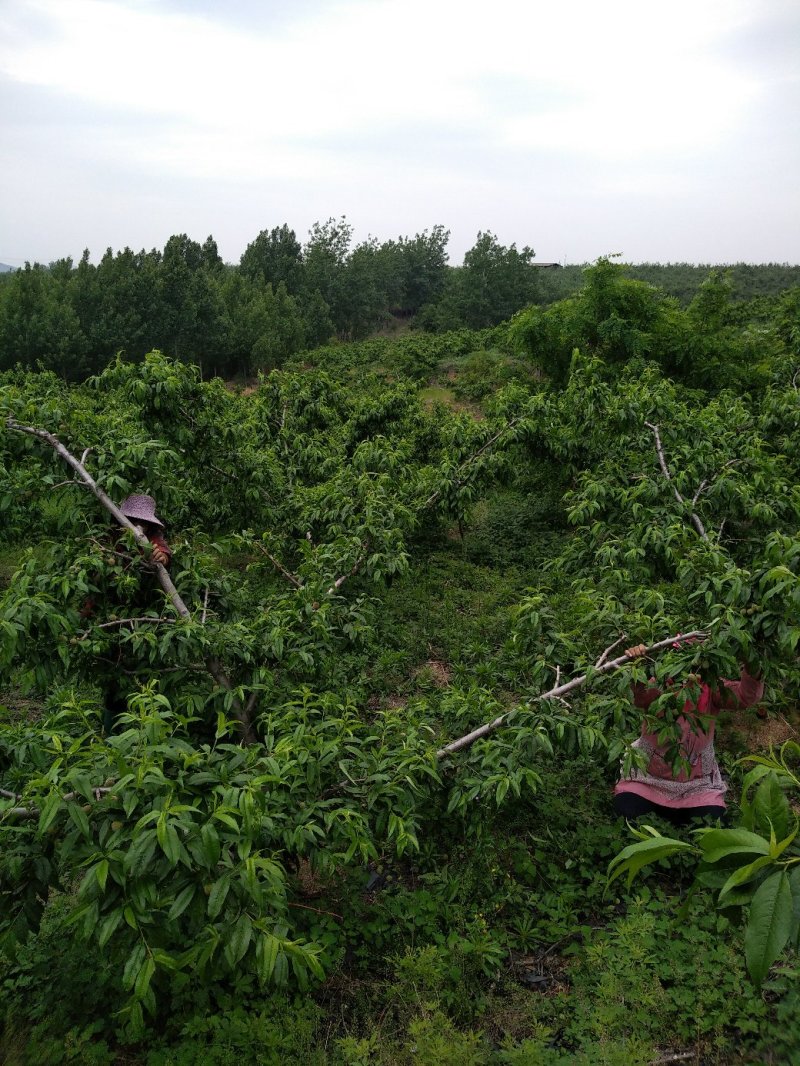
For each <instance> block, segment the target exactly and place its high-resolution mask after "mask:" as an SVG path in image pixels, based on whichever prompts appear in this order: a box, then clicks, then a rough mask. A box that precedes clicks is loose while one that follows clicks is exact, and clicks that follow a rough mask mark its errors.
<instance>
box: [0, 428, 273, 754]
mask: <svg viewBox="0 0 800 1066" xmlns="http://www.w3.org/2000/svg"><path fill="white" fill-rule="evenodd" d="M6 426H7V427H8V428H9V429H12V430H15V431H16V432H19V433H28V434H29V435H30V436H32V437H38V438H39V439H40V440H43V441H46V443H47V444H49V445H50V447H51V448H53V449H54V451H55V452H56V453H57V454H58V455H60V456H61V458H62V459H63V460H64V462H65V463H67V465H68V466H70V467H72V469H73V470H74V471H75V472H76V474H77V475H78V476H79V477H80V479H81V480H82V481H83V482H84V483H85V484H86V485H88V486H89V488H90V489H91V490H92V492H93V493H94V494H95V496H96V497H97V499H98V500H99V501H100V503H101V504H102V505H103V507H105V509H106V510H107V511H108V512H109V514H110V515H111V516H112V517H113V518H114V519H115V521H117V522H118V523H119V525H121V526H122V527H123V528H124V529H128V530H130V532H131V533H133V536H134V538H135V540H136V543H137V544H138V546H139V547H140V548H142V549H145V548H147V547H148V546H149V544H150V541H149V540H148V539H147V537H146V536H145V535H144V533H142V532H141V531H140V530H139V529H138V528H137V527H136V526H135V525H134V524H133V522H131V520H130V519H129V518H127V517H126V515H124V514H123V513H122V511H120V509H119V507H117V505H116V504H115V503H114V501H113V500H112V499H111V497H110V496H109V495H108V494H107V493H106V492H104V491H103V489H101V488H100V486H99V485H98V484H97V482H96V481H95V480H94V478H93V477H92V475H91V474H90V473H89V471H88V470H87V469H86V467H85V466H84V465H83V464H82V463H81V462H80V461H79V460H78V459H76V458H75V456H74V455H73V454H72V453H71V452H70V451H68V450H67V449H66V448H65V447H64V445H63V444H62V443H61V441H60V440H59V439H58V437H56V436H54V435H53V434H52V433H48V431H47V430H46V429H39V428H38V427H36V426H25V425H23V424H22V423H21V422H17V421H16V419H14V418H7V419H6ZM155 573H156V577H157V578H158V582H159V584H160V585H161V587H162V589H163V590H164V592H165V593H166V595H167V597H168V599H169V600H170V602H171V603H172V606H173V607H174V608H175V610H176V611H177V612H178V614H179V615H180V617H181V618H183V619H184V620H187V621H188V620H189V619H190V618H191V617H192V613H191V611H190V610H189V608H188V607H187V606H186V604H185V603H184V602H183V600H182V599H181V596H180V593H179V592H178V590H177V589H176V588H175V585H174V584H173V583H172V578H171V577H170V576H169V574H168V573H167V571H166V569H165V568H164V567H163V566H162V565H161V563H156V564H155ZM207 665H208V671H209V673H210V674H211V676H212V677H213V678H214V680H215V681H216V682H217V683H218V684H219V685H221V686H222V688H224V689H226V690H227V691H228V692H232V691H233V686H232V685H231V683H230V680H229V679H228V677H227V675H226V674H225V671H224V669H223V667H222V663H221V662H220V661H219V659H216V658H210V659H208V661H207ZM232 708H233V712H234V715H235V716H236V718H237V720H238V721H239V724H240V725H241V727H242V733H243V740H244V741H245V743H248V744H250V743H253V742H254V741H255V739H256V737H255V734H254V732H253V728H252V723H251V722H250V720H249V718H248V716H247V714H246V713H245V709H244V707H243V706H242V704H241V701H240V700H239V699H238V698H237V697H236V696H234V698H233V703H232Z"/></svg>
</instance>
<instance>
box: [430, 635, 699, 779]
mask: <svg viewBox="0 0 800 1066" xmlns="http://www.w3.org/2000/svg"><path fill="white" fill-rule="evenodd" d="M707 636H708V634H707V633H704V632H703V631H702V630H693V631H692V632H691V633H679V634H677V635H676V636H674V637H666V638H665V639H664V640H659V641H657V642H656V643H655V644H651V645H650V646H649V647H648V648H647V649H646V650H645V654H646V655H649V654H651V653H652V652H655V651H662V650H663V649H664V648H669V647H670V646H671V645H673V644H674V643H675V642H676V641H677V640H688V639H689V638H691V637H694V638H696V639H697V640H705V639H706V638H707ZM612 647H613V645H612ZM632 662H634V660H633V659H629V658H628V656H627V655H620V656H619V657H618V658H616V659H610V660H608V662H605V663H603V664H602V665H601V666H595V667H594V668H593V670H592V674H605V673H608V671H609V670H618V669H619V668H620V667H621V666H625V665H626V664H627V663H632ZM589 676H590V675H589V674H588V673H587V674H581V675H580V676H579V677H574V678H573V679H572V680H571V681H566V682H565V683H564V684H563V685H556V686H555V687H554V688H551V689H549V691H547V692H543V693H542V694H541V695H540V696H536V697H535V700H536V701H539V700H552V699H560V698H561V697H562V696H564V695H565V693H567V692H572V691H573V690H574V689H576V688H580V687H581V685H584V684H586V682H587V681H588V679H589ZM509 714H511V711H506V712H505V714H501V715H499V716H498V717H497V718H495V719H494V721H492V722H487V723H486V724H485V725H482V726H479V727H478V728H477V729H473V730H472V732H471V733H467V734H466V736H463V737H459V738H458V740H453V741H451V742H450V743H449V744H446V745H445V746H444V747H443V748H439V750H438V751H437V752H436V758H437V759H443V758H444V757H445V756H446V755H452V754H454V753H455V752H457V751H463V750H464V748H469V747H470V746H471V745H472V744H474V743H475V741H476V740H480V739H481V737H488V736H489V734H490V733H494V731H495V730H496V729H499V728H500V727H501V726H502V725H503V724H504V723H505V721H506V719H507V718H508V716H509Z"/></svg>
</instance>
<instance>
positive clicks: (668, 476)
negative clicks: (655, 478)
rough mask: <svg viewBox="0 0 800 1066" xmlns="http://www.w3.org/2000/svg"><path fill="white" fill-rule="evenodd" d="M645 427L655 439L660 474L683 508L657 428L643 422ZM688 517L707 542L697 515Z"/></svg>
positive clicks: (682, 499)
mask: <svg viewBox="0 0 800 1066" xmlns="http://www.w3.org/2000/svg"><path fill="white" fill-rule="evenodd" d="M645 425H646V426H647V428H648V429H649V430H650V431H651V432H652V434H653V436H654V437H655V442H656V453H657V454H658V462H659V465H660V467H661V473H662V474H663V475H664V477H665V478H666V479H667V481H668V482H669V483H670V486H671V487H672V492H673V495H674V496H675V499H676V500H677V501H678V503H679V504H680V505H681V506H682V507H684V506H685V505H686V501H685V500H684V498H683V496H681V494H680V492H679V491H678V486H677V485H676V484H675V482H674V481H673V480H672V475H671V474H670V472H669V467H668V466H667V460H666V457H665V455H664V446H663V444H662V443H661V434H660V433H659V430H658V426H656V425H654V423H652V422H645ZM696 500H697V497H695V499H694V500H693V501H692V504H694V503H695V501H696ZM689 517H690V518H691V520H692V525H693V526H694V528H695V529H696V530H697V532H698V533H699V534H700V536H701V537H702V538H703V540H708V534H707V533H706V531H705V527H704V525H703V523H702V522H701V521H700V518H699V516H698V515H697V514H695V512H694V511H691V512H690V514H689Z"/></svg>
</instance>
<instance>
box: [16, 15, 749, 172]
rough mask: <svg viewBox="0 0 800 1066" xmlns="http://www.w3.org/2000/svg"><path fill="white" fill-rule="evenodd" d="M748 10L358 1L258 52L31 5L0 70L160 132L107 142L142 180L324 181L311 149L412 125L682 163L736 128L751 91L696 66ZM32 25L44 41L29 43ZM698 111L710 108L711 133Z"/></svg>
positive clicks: (186, 32)
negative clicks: (130, 150) (509, 107)
mask: <svg viewBox="0 0 800 1066" xmlns="http://www.w3.org/2000/svg"><path fill="white" fill-rule="evenodd" d="M748 10H749V8H748V5H747V4H745V3H742V2H738V3H737V2H730V3H728V2H725V3H722V2H716V0H707V2H706V3H704V4H700V5H698V4H696V3H694V2H691V3H690V2H688V0H675V2H673V3H672V4H671V5H670V7H669V9H665V8H663V7H662V6H661V5H655V4H651V3H641V0H635V2H634V0H618V2H616V3H606V4H598V3H596V2H593V0H592V2H589V0H571V2H563V0H562V2H560V3H545V2H538V3H537V2H514V0H498V2H496V3H494V4H492V5H491V6H487V5H485V4H484V3H481V4H476V3H453V2H450V0H439V2H436V0H428V2H422V0H379V2H375V0H371V2H369V3H366V2H361V3H353V2H348V3H341V4H339V3H335V4H330V3H329V4H321V5H320V6H319V8H318V9H317V11H316V12H315V13H314V16H313V18H311V17H309V16H306V17H305V18H304V19H301V20H300V21H298V22H296V23H290V24H289V25H288V26H284V27H283V28H282V29H281V30H280V31H279V32H277V33H274V34H272V35H270V34H268V33H267V32H265V31H264V30H261V31H260V32H257V33H246V32H244V31H243V30H241V29H237V28H236V27H235V26H232V25H225V24H224V23H222V22H216V21H211V20H210V19H208V18H206V17H200V16H187V15H179V14H171V13H168V12H164V11H163V10H161V9H160V8H159V6H158V5H157V4H155V3H135V4H125V3H120V2H116V0H34V2H32V3H25V4H19V3H17V4H14V3H13V2H12V3H10V4H8V5H7V10H6V19H7V24H8V22H9V21H10V22H11V26H12V33H10V34H9V35H8V36H7V38H6V43H5V46H3V47H0V69H2V70H3V71H4V72H5V73H6V74H7V75H9V76H10V77H12V78H14V79H17V80H19V81H21V82H24V83H27V84H32V85H38V86H42V87H46V88H48V89H51V90H53V91H55V92H57V93H59V94H62V95H67V96H70V97H73V98H77V99H79V100H83V101H85V102H88V103H90V104H92V105H94V106H99V107H102V108H105V109H110V110H118V111H120V112H122V113H127V114H129V115H137V116H139V117H141V118H144V119H146V118H147V117H148V116H149V118H150V119H151V120H152V119H155V118H159V119H161V118H164V119H168V120H172V121H171V122H170V123H168V124H167V125H166V126H165V127H161V126H155V127H152V126H151V127H150V128H148V129H147V130H146V132H144V133H136V132H133V131H129V132H128V133H127V134H125V133H124V132H123V133H122V134H121V136H123V137H125V136H127V137H129V138H133V139H136V138H137V137H144V138H146V140H147V142H148V144H149V147H150V154H151V157H152V159H153V162H154V166H155V165H156V164H157V165H158V166H159V167H163V166H169V167H170V168H173V169H175V170H176V171H179V170H181V169H182V168H186V169H187V171H188V172H189V173H194V174H200V175H206V176H208V177H213V176H215V175H226V176H228V175H230V174H231V173H232V172H235V168H236V167H239V168H241V172H242V173H243V174H244V173H250V172H251V170H252V171H255V173H256V174H264V175H268V174H273V173H275V174H285V173H287V172H292V171H294V172H296V173H306V172H307V169H308V167H309V166H313V165H314V163H315V161H317V162H320V163H324V164H325V165H327V166H330V165H335V164H332V160H331V156H330V154H325V153H323V155H322V156H321V157H318V156H317V153H315V152H314V151H313V150H312V149H310V148H309V147H308V146H310V145H311V144H312V142H314V141H315V140H318V139H325V140H326V141H330V140H332V139H335V138H337V137H342V136H345V135H349V136H353V135H355V136H360V137H364V138H368V137H369V135H370V133H371V132H374V131H378V130H382V129H384V128H386V127H389V128H392V127H398V128H408V127H410V126H413V125H415V124H418V123H424V124H425V125H426V126H429V127H430V126H435V125H441V126H442V127H443V128H445V129H446V128H448V127H451V126H456V127H458V126H459V125H463V126H464V127H465V128H471V129H473V130H476V131H478V132H479V133H480V135H481V136H482V137H483V138H484V140H485V143H486V146H487V148H489V147H491V146H493V145H494V146H496V147H497V148H498V149H501V150H505V149H512V150H520V151H529V150H537V151H550V152H554V151H555V152H564V151H567V152H570V153H571V154H574V155H583V156H589V157H593V156H596V157H600V158H602V157H607V156H610V155H613V156H620V155H622V156H631V155H637V154H639V153H641V152H643V151H644V152H655V153H659V152H660V153H668V152H674V151H680V150H681V149H682V148H683V147H691V148H696V147H697V146H698V145H699V144H702V143H703V141H704V139H708V138H709V137H711V138H713V139H716V138H719V137H720V136H722V135H724V133H725V132H726V131H727V130H729V129H730V128H731V127H732V126H733V125H734V123H735V120H736V116H737V114H738V113H739V112H740V111H741V109H742V108H743V107H744V106H745V105H746V103H747V101H748V99H749V98H751V97H752V95H753V93H754V92H755V87H754V86H752V85H748V84H747V83H746V82H743V81H742V79H741V77H740V76H738V75H737V73H736V71H734V70H729V69H726V68H725V67H724V66H723V65H722V64H721V63H720V62H715V61H713V60H712V59H710V58H709V56H708V55H707V54H706V49H707V47H708V45H709V44H710V43H711V42H712V41H713V40H714V38H715V36H718V35H719V34H720V32H724V31H726V30H730V29H733V28H735V27H736V26H738V25H740V24H741V23H742V21H743V20H745V19H746V18H747V17H748ZM665 11H668V14H665V13H664V12H665ZM31 14H36V15H38V16H39V19H40V20H41V21H42V24H43V25H44V26H45V27H46V29H47V37H46V38H45V37H43V36H42V35H41V31H39V32H38V33H33V32H31V28H30V21H29V20H30V16H31ZM15 16H16V19H15ZM509 77H513V78H514V79H515V80H516V82H517V83H518V85H519V86H520V95H521V96H527V95H528V94H529V96H530V101H531V102H530V105H529V106H530V110H527V111H526V110H523V113H522V114H519V113H516V114H514V115H513V116H505V115H503V114H502V113H495V111H494V110H493V108H492V106H491V103H490V98H491V94H486V93H485V91H484V89H485V87H486V86H487V85H488V86H490V85H491V80H492V79H493V78H505V79H507V78H509ZM526 90H527V92H526ZM565 95H566V96H567V97H568V98H569V99H570V100H571V101H572V102H571V103H570V105H569V106H567V107H564V106H563V105H562V104H561V101H562V100H563V99H564V97H565ZM704 99H713V100H714V101H715V104H714V111H713V118H712V119H711V121H710V118H711V116H709V115H708V114H707V113H706V111H705V110H704V108H703V107H702V106H698V103H699V101H702V100H704ZM518 106H520V105H518ZM521 106H523V107H524V104H523V105H521ZM515 110H516V108H515ZM176 125H177V126H179V127H180V131H181V132H180V133H179V134H176V133H175V126H176ZM301 146H302V147H301ZM411 147H413V146H411ZM107 149H108V151H117V150H119V149H120V145H119V143H116V144H112V143H109V144H108V145H107Z"/></svg>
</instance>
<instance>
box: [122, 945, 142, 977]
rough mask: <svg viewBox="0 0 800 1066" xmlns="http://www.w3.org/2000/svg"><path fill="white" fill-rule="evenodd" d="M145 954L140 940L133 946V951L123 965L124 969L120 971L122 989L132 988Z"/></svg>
mask: <svg viewBox="0 0 800 1066" xmlns="http://www.w3.org/2000/svg"><path fill="white" fill-rule="evenodd" d="M146 954H147V952H146V949H145V946H144V944H143V943H142V942H141V940H139V941H137V943H136V944H134V947H133V951H131V953H130V955H129V956H128V959H127V961H126V963H125V968H124V969H123V971H122V987H123V988H133V983H134V981H135V980H136V977H137V975H138V973H139V971H140V970H141V968H142V963H143V962H144V958H145V955H146Z"/></svg>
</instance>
